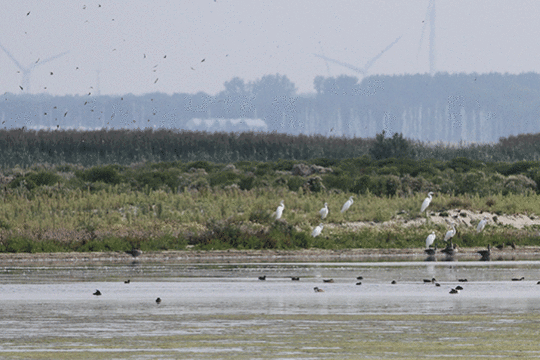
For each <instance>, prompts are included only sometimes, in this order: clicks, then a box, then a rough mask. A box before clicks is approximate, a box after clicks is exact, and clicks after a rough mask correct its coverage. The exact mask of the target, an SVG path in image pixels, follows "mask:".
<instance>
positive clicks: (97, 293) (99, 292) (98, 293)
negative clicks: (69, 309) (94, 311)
mask: <svg viewBox="0 0 540 360" xmlns="http://www.w3.org/2000/svg"><path fill="white" fill-rule="evenodd" d="M92 295H96V296H99V295H101V291H99V290H98V289H96V292H95V293H93V294H92Z"/></svg>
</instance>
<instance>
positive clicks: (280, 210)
mask: <svg viewBox="0 0 540 360" xmlns="http://www.w3.org/2000/svg"><path fill="white" fill-rule="evenodd" d="M283 209H285V204H284V203H283V200H281V202H280V203H279V206H278V207H277V209H276V220H279V219H281V215H283Z"/></svg>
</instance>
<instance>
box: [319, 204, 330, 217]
mask: <svg viewBox="0 0 540 360" xmlns="http://www.w3.org/2000/svg"><path fill="white" fill-rule="evenodd" d="M319 214H321V220H324V219H325V218H326V217H327V216H328V203H324V207H323V208H322V209H321V210H319Z"/></svg>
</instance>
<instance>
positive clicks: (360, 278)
mask: <svg viewBox="0 0 540 360" xmlns="http://www.w3.org/2000/svg"><path fill="white" fill-rule="evenodd" d="M356 280H364V277H363V276H358V277H357V278H356Z"/></svg>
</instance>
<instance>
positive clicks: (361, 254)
mask: <svg viewBox="0 0 540 360" xmlns="http://www.w3.org/2000/svg"><path fill="white" fill-rule="evenodd" d="M440 250H441V249H439V250H437V253H436V255H435V256H434V257H431V258H430V259H429V260H440V261H444V260H450V259H449V258H448V257H446V256H445V255H444V254H443V253H441V252H440ZM480 250H485V248H478V247H471V248H458V251H457V253H456V255H455V256H453V258H452V260H457V261H459V260H464V261H472V260H480V258H481V256H480V255H479V254H478V251H480ZM426 259H428V256H427V254H426V253H425V252H424V249H421V248H407V249H343V250H324V249H302V250H234V249H231V250H210V251H201V250H183V251H152V252H142V253H141V254H140V255H139V256H137V257H133V256H132V255H130V254H128V253H125V252H65V253H35V254H30V253H2V254H0V265H1V264H3V265H6V264H9V263H85V262H88V263H121V262H126V261H134V260H137V261H149V262H190V263H197V262H306V261H308V262H321V261H330V262H331V261H337V262H339V261H367V262H371V261H424V260H426ZM536 259H540V247H537V246H523V247H516V249H513V248H511V247H507V248H504V249H502V250H498V249H492V252H491V260H536Z"/></svg>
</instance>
